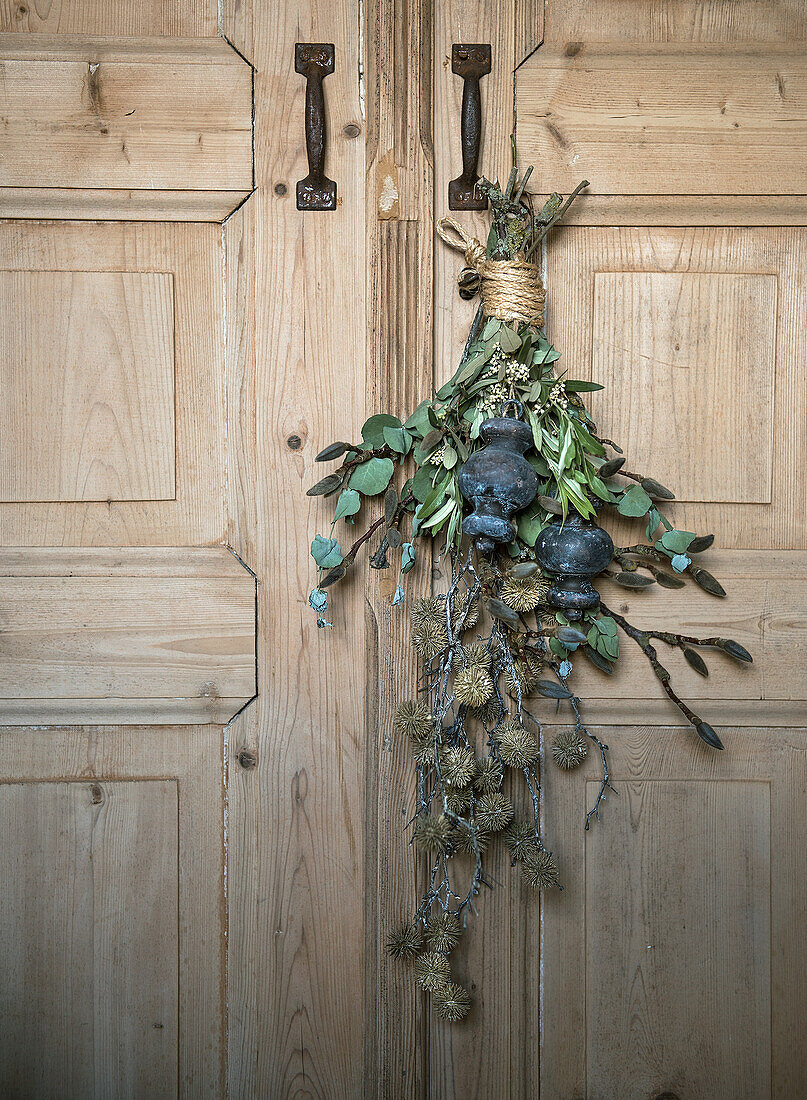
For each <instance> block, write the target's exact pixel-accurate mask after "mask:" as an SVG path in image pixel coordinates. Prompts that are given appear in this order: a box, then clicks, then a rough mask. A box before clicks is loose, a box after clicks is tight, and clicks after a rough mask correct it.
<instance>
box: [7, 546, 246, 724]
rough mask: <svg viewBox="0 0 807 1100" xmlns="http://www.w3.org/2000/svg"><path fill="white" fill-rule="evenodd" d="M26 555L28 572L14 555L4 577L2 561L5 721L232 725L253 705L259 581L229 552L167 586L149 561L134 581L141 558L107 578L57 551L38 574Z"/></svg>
mask: <svg viewBox="0 0 807 1100" xmlns="http://www.w3.org/2000/svg"><path fill="white" fill-rule="evenodd" d="M24 553H25V557H26V559H27V568H26V569H25V570H24V571H23V570H22V569H20V567H19V556H20V552H19V551H17V552H15V553H14V554H13V556H12V563H11V569H10V570H5V569H4V568H3V565H2V553H0V620H1V621H2V627H1V628H0V650H2V661H1V662H0V667H1V668H2V671H0V720H2V721H3V722H6V723H12V724H15V725H26V724H29V723H37V724H41V723H43V722H45V721H51V722H58V721H64V720H70V719H71V718H77V717H78V718H80V720H81V721H82V722H85V723H86V722H92V721H93V720H94V721H100V722H108V721H115V722H117V723H120V724H125V725H126V724H128V725H132V724H138V723H139V722H142V721H144V720H149V721H152V722H160V721H162V722H165V721H168V720H171V721H185V722H194V721H198V720H199V716H200V715H202V716H207V718H208V720H209V721H216V720H221V719H224V720H227V719H229V718H231V717H232V715H233V714H234V713H235V712H236V711H237V710H239V709H240V708H241V707H242V706H243V705H244V704H245V703H246V702H247V701H248V700H249V699H250V698H251V697H252V696H253V695H254V693H255V582H254V578H253V577H252V576H251V575H250V574H249V573H248V572H247V571H246V570H245V569H243V568H242V567H240V566H239V567H238V568H239V572H238V573H237V574H235V575H233V572H232V565H231V563H232V561H234V559H233V557H232V555H231V554H229V553H228V552H227V551H226V550H224V549H220V550H215V549H210V550H208V551H207V552H206V553H207V555H208V557H209V559H210V562H209V564H208V567H207V568H204V569H202V571H201V574H202V575H198V574H197V570H196V568H194V567H193V566H191V568H188V569H185V570H184V571H180V569H179V568H178V566H177V564H176V563H174V564H173V565H172V567H171V568H170V569H169V571H168V575H167V576H161V575H159V571H158V569H157V568H156V567H155V563H153V562H152V563H148V562H147V563H146V568H145V570H144V573H143V574H142V575H141V574H140V573H139V571H138V567H139V564H140V563H141V562H142V561H143V559H144V557H145V555H143V554H142V553H141V554H140V555H135V556H134V558H133V559H132V560H131V561H130V563H129V565H128V568H127V567H125V566H124V567H123V568H119V569H118V570H117V571H116V572H115V575H113V576H110V575H109V573H108V572H107V570H106V568H105V564H104V562H103V561H101V562H98V558H97V555H92V554H91V556H90V558H89V560H88V558H87V554H86V552H85V551H83V550H81V549H72V550H68V549H64V550H63V551H62V552H61V556H60V559H59V562H60V570H59V571H58V572H57V571H56V570H55V569H53V568H50V567H49V566H48V562H49V561H50V560H52V552H51V551H45V553H44V557H45V558H46V569H45V572H44V575H43V574H40V573H38V572H37V559H38V557H39V554H38V552H37V550H36V549H35V548H31V549H29V550H27V551H25V552H24ZM120 557H121V559H122V561H123V562H125V560H126V551H120ZM164 557H165V552H158V555H157V559H158V561H159V560H160V559H161V558H164ZM215 561H219V562H220V563H221V570H220V573H219V574H218V575H217V574H216V572H215V570H214V568H213V563H214V562H215ZM93 566H95V569H94V571H93ZM161 700H165V702H166V704H167V708H168V712H167V714H166V715H162V714H161V711H160V701H161ZM96 705H97V707H98V713H97V714H96ZM183 711H184V712H185V717H184V719H183V718H178V717H177V715H178V713H182V712H183Z"/></svg>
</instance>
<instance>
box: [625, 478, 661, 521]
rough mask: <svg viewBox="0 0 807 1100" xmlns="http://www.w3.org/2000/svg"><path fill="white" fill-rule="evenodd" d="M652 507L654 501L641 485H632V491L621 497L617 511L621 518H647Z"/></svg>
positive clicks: (629, 490)
mask: <svg viewBox="0 0 807 1100" xmlns="http://www.w3.org/2000/svg"><path fill="white" fill-rule="evenodd" d="M652 507H653V501H652V500H651V499H650V497H649V496H648V495H647V493H646V492H645V491H644V489H643V488H642V487H641V485H631V487H630V489H628V490H627V491H626V492H624V493H623V494H622V496H621V497H620V499H619V504H617V506H616V510H617V511H618V512H619V514H620V515H621V516H634V517H637V518H638V517H639V516H646V515H647V513H648V512H649V511H650V509H651V508H652Z"/></svg>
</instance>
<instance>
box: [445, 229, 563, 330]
mask: <svg viewBox="0 0 807 1100" xmlns="http://www.w3.org/2000/svg"><path fill="white" fill-rule="evenodd" d="M437 232H438V234H439V236H440V239H441V240H442V241H445V243H446V244H447V245H448V246H449V248H454V249H456V250H457V251H458V252H464V253H465V262H466V263H467V264H468V266H469V267H471V268H473V269H474V271H477V272H478V273H479V277H480V280H481V286H480V293H481V296H482V312H483V314H484V315H485V316H486V317H496V318H498V319H499V320H500V321H518V323H519V324H523V325H533V326H534V327H535V328H543V327H544V301H545V299H546V291H545V290H544V287H543V283H542V282H541V276H540V275H539V274H538V265H537V264H531V263H530V262H529V261H528V260H519V259H515V260H489V259H488V258H487V256H486V255H485V246H484V245H482V244H480V243H479V241H478V240H477V239H476V238H475V237H469V236H468V234H467V233H466V232H465V230H464V229H463V227H462V226H461V225H460V223H459V222H457V221H455V220H454V219H453V218H441V219H440V221H439V222H438V223H437Z"/></svg>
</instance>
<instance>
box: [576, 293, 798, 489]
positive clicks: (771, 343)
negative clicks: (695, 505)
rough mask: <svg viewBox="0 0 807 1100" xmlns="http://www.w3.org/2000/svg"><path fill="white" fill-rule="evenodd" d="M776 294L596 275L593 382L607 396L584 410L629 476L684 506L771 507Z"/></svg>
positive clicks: (595, 397) (601, 395) (598, 397)
mask: <svg viewBox="0 0 807 1100" xmlns="http://www.w3.org/2000/svg"><path fill="white" fill-rule="evenodd" d="M776 290H777V287H776V276H774V275H740V274H732V275H720V274H716V273H715V274H708V275H700V274H692V273H678V272H676V273H673V272H653V273H650V272H597V273H596V274H595V276H594V313H593V322H592V349H591V377H592V378H593V379H594V380H595V381H601V382H602V383H603V384H604V385H605V389H604V390H603V391H602V392H601V393H598V394H592V397H591V400H590V402H589V407H590V409H591V411H592V413H593V415H594V417H595V419H596V420H597V421H598V423H599V424H600V425H602V426H603V430H604V431H605V432H606V434H607V435H608V436H609V437H610V438H612V439H616V440H619V441H620V442H621V445H622V446H623V447H625V448H626V449H627V450H629V452H630V461H631V466H630V467H629V468H630V469H634V468H635V469H638V470H642V471H650V470H652V472H653V476H654V477H656V479H657V480H658V481H661V482H662V483H663V484H665V485H666V484H676V485H679V486H681V489H680V492H679V493H678V497H679V499H682V500H687V501H702V502H706V503H713V502H716V501H721V502H732V503H757V504H760V503H770V501H771V475H772V470H773V435H774V415H773V414H774V409H773V394H774V380H775V375H776ZM606 426H607V427H606ZM740 439H741V440H742V446H741V447H738V446H737V441H738V440H740ZM683 440H691V441H692V444H693V445H691V446H686V445H684V446H682V445H681V443H682V441H683Z"/></svg>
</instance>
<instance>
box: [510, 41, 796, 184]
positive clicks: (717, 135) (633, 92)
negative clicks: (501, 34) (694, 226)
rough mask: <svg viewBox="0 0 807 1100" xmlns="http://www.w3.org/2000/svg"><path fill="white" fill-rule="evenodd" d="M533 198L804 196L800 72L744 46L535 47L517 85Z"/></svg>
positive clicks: (790, 56)
mask: <svg viewBox="0 0 807 1100" xmlns="http://www.w3.org/2000/svg"><path fill="white" fill-rule="evenodd" d="M517 108H518V119H519V145H520V148H519V152H520V155H521V157H522V158H524V159H525V161H526V162H527V163H531V164H532V163H534V164H535V165H536V177H535V186H536V189H537V190H538V191H544V192H546V191H550V190H553V189H554V190H560V191H564V192H566V191H569V190H571V189H572V188H573V187H574V186H575V185H576V184H577V183H578V182H579V181H580V180H581V179H588V180H590V181H591V191H592V193H593V194H599V195H670V194H673V195H675V194H678V195H681V194H688V195H723V194H727V195H748V196H752V197H755V196H757V195H759V194H763V195H804V194H805V185H804V174H805V169H806V168H807V159H805V149H806V148H807V140H805V139H807V61H805V56H804V50H803V49H799V48H797V47H790V46H787V45H785V44H784V43H783V44H781V45H780V46H778V47H773V46H768V47H767V48H766V49H765V50H764V51H760V50H759V49H758V48H756V47H754V46H750V45H749V46H746V47H742V46H740V45H737V46H735V47H733V48H727V47H725V46H723V47H719V46H705V45H698V46H687V45H686V44H674V45H670V46H648V45H647V44H644V43H642V44H638V45H636V46H632V47H631V46H626V45H622V44H620V45H619V46H616V45H614V44H608V43H605V44H594V45H587V44H584V43H580V44H579V49H578V48H574V49H569V48H568V47H563V48H558V47H553V46H544V47H542V48H541V49H540V50H538V51H537V52H536V53H535V54H534V55H533V56H532V57H531V58H530V59H529V60H528V61H527V62H526V64H525V65H524V66H523V67H522V68H521V69H520V70H519V72H518V76H517Z"/></svg>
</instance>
